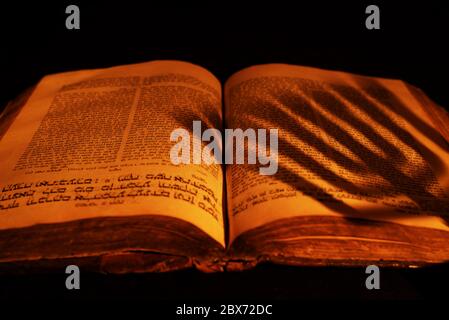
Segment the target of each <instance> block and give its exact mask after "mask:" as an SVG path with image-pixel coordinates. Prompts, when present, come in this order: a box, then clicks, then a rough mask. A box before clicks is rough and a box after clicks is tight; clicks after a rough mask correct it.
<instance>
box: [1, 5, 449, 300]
mask: <svg viewBox="0 0 449 320" xmlns="http://www.w3.org/2000/svg"><path fill="white" fill-rule="evenodd" d="M190 2H192V3H191V4H187V2H186V3H169V2H155V1H146V2H143V1H121V2H93V1H89V2H88V1H70V2H67V1H58V2H54V3H52V4H51V3H47V4H43V3H42V2H39V3H34V4H28V3H24V2H20V1H15V2H10V3H2V4H0V12H1V21H0V23H1V29H0V34H1V38H0V55H1V59H0V61H1V62H0V63H1V74H0V81H1V83H0V105H1V106H4V105H5V103H6V102H7V101H8V100H10V99H13V98H14V97H15V96H16V95H17V94H19V93H20V92H21V91H22V90H24V89H26V88H27V87H29V86H31V85H33V84H35V83H36V82H37V81H38V80H39V79H40V78H41V77H42V76H44V75H46V74H49V73H55V72H62V71H68V70H77V69H86V68H100V67H108V66H113V65H119V64H126V63H136V62H143V61H149V60H155V59H179V60H184V61H190V62H193V63H196V64H199V65H201V66H203V67H205V68H207V69H208V70H210V71H211V72H212V73H214V74H215V75H216V76H217V77H218V78H219V79H220V80H221V81H222V82H224V81H225V80H226V79H227V78H228V77H229V76H230V75H232V73H234V72H236V71H238V70H239V69H241V68H244V67H247V66H250V65H254V64H261V63H272V62H283V63H291V64H299V65H309V66H315V67H321V68H327V69H336V70H344V71H349V72H354V73H360V74H366V75H373V76H381V77H389V78H400V79H403V80H406V81H408V82H410V83H412V84H414V85H416V86H418V87H420V88H422V89H423V90H424V91H425V92H426V93H427V94H428V95H429V96H430V97H431V98H432V99H433V100H435V101H436V102H438V103H439V104H441V105H442V106H443V107H446V108H447V107H448V106H449V97H448V95H447V88H446V87H447V84H448V81H447V79H446V75H447V72H448V70H449V68H448V67H449V63H448V57H449V55H448V53H449V52H448V51H449V50H448V49H447V41H448V39H449V34H448V27H447V21H448V19H447V15H448V11H445V10H444V9H443V1H441V2H436V1H433V2H432V1H424V2H422V3H418V2H416V3H411V2H405V1H404V2H396V1H395V4H394V5H393V4H392V3H386V2H385V3H384V2H379V1H373V2H372V3H371V2H366V1H358V2H353V3H350V2H346V1H345V2H344V3H343V2H342V1H338V2H337V1H335V2H337V3H334V2H329V3H326V2H322V1H313V2H307V1H289V2H287V1H285V2H282V1H270V2H266V3H264V2H262V1H254V2H247V3H245V4H242V3H241V2H228V1H226V2H225V1H222V2H219V1H214V2H209V3H200V2H197V1H190ZM69 4H77V5H79V7H80V10H81V29H80V30H67V29H66V28H65V18H66V16H67V15H66V14H65V8H66V6H67V5H69ZM369 4H377V5H378V6H379V7H380V13H381V29H380V30H367V29H366V28H365V18H366V16H367V15H366V14H365V8H366V6H367V5H369ZM0 174H1V173H0ZM365 278H366V275H365V273H364V269H363V268H290V267H279V266H270V265H266V266H260V267H258V268H256V269H255V270H251V271H247V272H242V273H232V274H228V273H225V274H211V275H208V274H202V273H199V272H198V271H196V270H188V271H182V272H176V273H171V274H162V275H157V274H149V275H124V276H111V275H96V274H88V275H84V274H83V275H82V290H79V291H76V292H69V291H68V290H66V289H65V286H64V280H65V275H64V274H63V270H61V274H53V275H27V276H20V277H6V276H0V296H1V297H9V298H11V297H13V298H18V299H21V298H23V297H28V298H62V299H66V298H67V299H74V298H76V299H85V298H87V299H97V298H144V299H147V298H148V299H149V300H161V299H162V300H170V299H173V298H174V299H176V300H177V301H184V300H185V301H187V300H189V301H191V300H198V301H219V302H224V301H226V300H229V299H238V300H242V299H252V300H254V301H277V300H283V299H298V298H303V299H315V298H354V299H378V298H380V299H390V298H393V299H396V298H399V299H402V298H412V299H415V298H418V299H420V298H432V299H433V298H440V299H441V298H443V299H444V298H445V297H446V296H447V294H445V290H446V288H447V287H448V285H449V268H448V266H444V265H443V266H436V267H432V268H425V269H420V270H394V269H383V270H382V274H381V290H377V291H368V290H366V289H365V287H364V282H365Z"/></svg>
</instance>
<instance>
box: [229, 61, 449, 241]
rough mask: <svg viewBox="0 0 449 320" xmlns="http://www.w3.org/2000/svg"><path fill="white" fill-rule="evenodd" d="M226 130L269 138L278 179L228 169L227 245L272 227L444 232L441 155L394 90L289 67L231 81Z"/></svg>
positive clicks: (447, 155) (409, 101)
mask: <svg viewBox="0 0 449 320" xmlns="http://www.w3.org/2000/svg"><path fill="white" fill-rule="evenodd" d="M225 110H226V115H225V119H226V122H227V127H229V128H242V129H243V130H245V129H247V128H253V129H255V130H256V129H257V128H265V129H270V128H274V129H275V128H277V129H278V130H279V151H278V152H279V169H278V172H277V173H276V174H275V175H273V176H261V175H259V173H258V170H257V169H258V165H245V166H242V165H229V166H228V167H227V173H226V174H227V187H228V188H227V189H228V190H227V191H228V208H229V214H228V215H229V220H230V222H229V224H230V240H231V241H232V240H233V239H235V238H236V237H237V236H238V235H239V234H241V233H242V232H245V231H247V230H249V229H252V228H255V227H258V226H261V225H263V224H266V223H269V222H271V221H274V220H277V219H281V218H287V217H293V216H307V215H330V216H344V217H346V216H347V217H356V218H366V219H374V220H383V221H392V222H397V223H401V224H405V225H410V226H422V227H430V228H437V229H443V230H449V228H448V226H447V224H446V222H445V221H444V218H446V219H447V216H448V214H449V197H448V190H449V150H448V148H447V143H446V142H445V141H444V140H443V138H442V136H441V134H439V132H438V131H437V130H436V129H435V128H434V126H433V125H432V122H431V121H430V119H429V118H428V116H427V113H425V112H424V111H423V109H422V106H421V105H420V104H419V103H418V102H417V101H416V100H415V99H414V97H413V96H412V95H411V94H410V92H409V91H408V89H407V87H406V86H405V85H404V83H403V82H401V81H395V80H383V79H378V78H369V77H358V76H353V75H348V74H347V73H343V72H332V71H323V70H319V69H314V68H306V67H297V66H289V65H280V64H273V65H262V66H255V67H250V68H247V69H245V70H243V71H240V72H238V73H237V74H234V75H233V76H232V77H231V78H230V79H229V80H228V82H227V83H226V86H225Z"/></svg>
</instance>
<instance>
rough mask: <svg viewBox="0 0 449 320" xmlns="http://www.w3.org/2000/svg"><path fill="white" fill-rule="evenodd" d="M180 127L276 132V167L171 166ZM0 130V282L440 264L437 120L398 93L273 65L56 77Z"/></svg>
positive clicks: (444, 124)
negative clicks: (97, 274) (59, 272)
mask: <svg viewBox="0 0 449 320" xmlns="http://www.w3.org/2000/svg"><path fill="white" fill-rule="evenodd" d="M222 101H224V103H222ZM194 121H201V124H202V129H203V130H205V129H208V128H216V129H220V130H224V129H225V128H241V129H243V130H246V129H248V128H254V129H259V128H260V129H272V128H276V129H278V153H277V154H278V159H279V161H278V162H277V165H278V167H277V172H276V173H275V174H274V175H261V174H260V171H259V169H260V167H261V164H260V163H256V164H229V165H220V164H210V165H208V164H204V163H199V164H180V165H175V164H173V163H172V161H171V160H170V150H171V148H172V146H173V144H174V142H173V141H171V140H170V135H171V133H172V132H173V130H175V129H177V128H184V129H186V130H188V131H189V132H191V131H192V123H193V122H194ZM0 134H1V140H0V270H1V272H29V271H31V272H37V271H40V270H53V269H54V268H61V267H63V266H66V265H68V264H77V265H78V266H80V267H82V268H85V269H89V270H94V271H95V270H96V271H101V272H117V273H121V272H150V271H170V270H177V269H182V268H189V267H193V266H196V267H197V268H198V269H200V270H203V271H222V270H242V269H245V268H251V267H253V266H255V265H256V264H258V263H260V262H271V263H276V264H287V265H366V264H372V263H374V264H378V265H388V266H400V267H409V266H421V265H427V264H432V263H440V262H444V261H447V260H449V224H448V221H449V219H448V214H449V197H448V191H449V143H448V141H449V118H448V115H447V113H446V112H445V111H444V109H442V108H441V107H439V106H437V105H435V104H434V103H433V102H432V101H431V100H430V99H429V98H427V97H426V96H425V94H423V93H422V92H421V91H420V90H419V89H416V88H414V87H412V86H410V85H408V84H406V83H404V82H403V81H399V80H389V79H381V78H372V77H364V76H358V75H353V74H348V73H344V72H336V71H325V70H320V69H315V68H309V67H300V66H291V65H282V64H271V65H261V66H254V67H250V68H247V69H244V70H242V71H239V72H237V73H236V74H234V75H233V76H232V77H231V78H230V79H228V81H227V82H226V83H225V84H223V87H222V85H221V84H220V82H219V80H218V79H217V78H216V77H215V76H213V75H212V74H211V73H210V72H209V71H207V70H205V69H203V68H201V67H199V66H196V65H193V64H190V63H186V62H179V61H155V62H148V63H141V64H135V65H127V66H119V67H113V68H108V69H98V70H85V71H77V72H68V73H62V74H56V75H50V76H46V77H44V78H43V79H42V80H41V81H40V82H39V83H38V84H37V85H36V86H35V87H34V88H31V89H30V90H28V91H27V92H25V93H24V94H23V95H22V96H21V97H19V98H17V99H16V100H15V101H13V102H11V103H10V104H9V105H8V106H7V107H6V109H5V111H4V112H3V115H2V118H1V125H0ZM192 139H193V141H196V142H192V143H198V141H199V140H198V139H199V137H194V136H193V137H192ZM199 143H200V144H201V143H203V144H204V142H201V141H199Z"/></svg>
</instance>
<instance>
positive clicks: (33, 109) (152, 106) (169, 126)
mask: <svg viewBox="0 0 449 320" xmlns="http://www.w3.org/2000/svg"><path fill="white" fill-rule="evenodd" d="M221 117H222V115H221V85H220V83H219V81H218V80H217V79H216V78H215V77H214V76H213V75H212V74H211V73H209V72H208V71H207V70H205V69H203V68H201V67H198V66H195V65H193V64H190V63H184V62H176V61H155V62H149V63H141V64H135V65H127V66H120V67H113V68H108V69H98V70H87V71H77V72H68V73H62V74H57V75H51V76H46V77H44V78H43V79H42V80H41V81H40V83H39V84H38V85H37V87H36V89H35V90H34V92H33V94H32V95H31V97H30V98H29V100H28V101H27V103H26V104H25V106H24V107H23V108H22V109H21V111H20V112H19V113H18V115H17V116H16V118H15V120H14V122H13V123H12V124H11V126H10V127H9V129H8V130H7V131H6V133H5V134H4V136H3V137H2V139H1V141H0V170H1V174H0V229H10V228H21V227H27V226H32V225H36V224H48V223H60V222H67V221H74V220H79V219H87V218H93V217H106V216H108V217H117V216H120V217H125V216H133V215H145V214H148V215H165V216H169V217H175V218H179V219H182V220H184V221H187V222H190V223H192V224H193V225H195V226H197V227H199V228H200V229H202V230H203V231H205V232H206V233H207V234H209V235H210V236H211V237H212V238H213V239H215V240H216V241H218V242H219V243H221V244H222V245H224V227H223V213H222V196H223V190H222V188H223V177H222V171H221V167H220V166H219V165H211V166H205V165H193V164H192V165H187V164H184V165H174V164H172V162H171V160H170V149H171V147H172V146H173V145H174V144H175V142H172V141H170V134H171V132H172V131H173V130H174V129H176V128H185V129H187V130H189V131H191V130H192V121H193V120H200V121H202V123H203V127H210V128H216V127H217V128H218V127H220V126H221ZM175 231H176V230H174V232H175ZM149 236H151V235H149Z"/></svg>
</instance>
